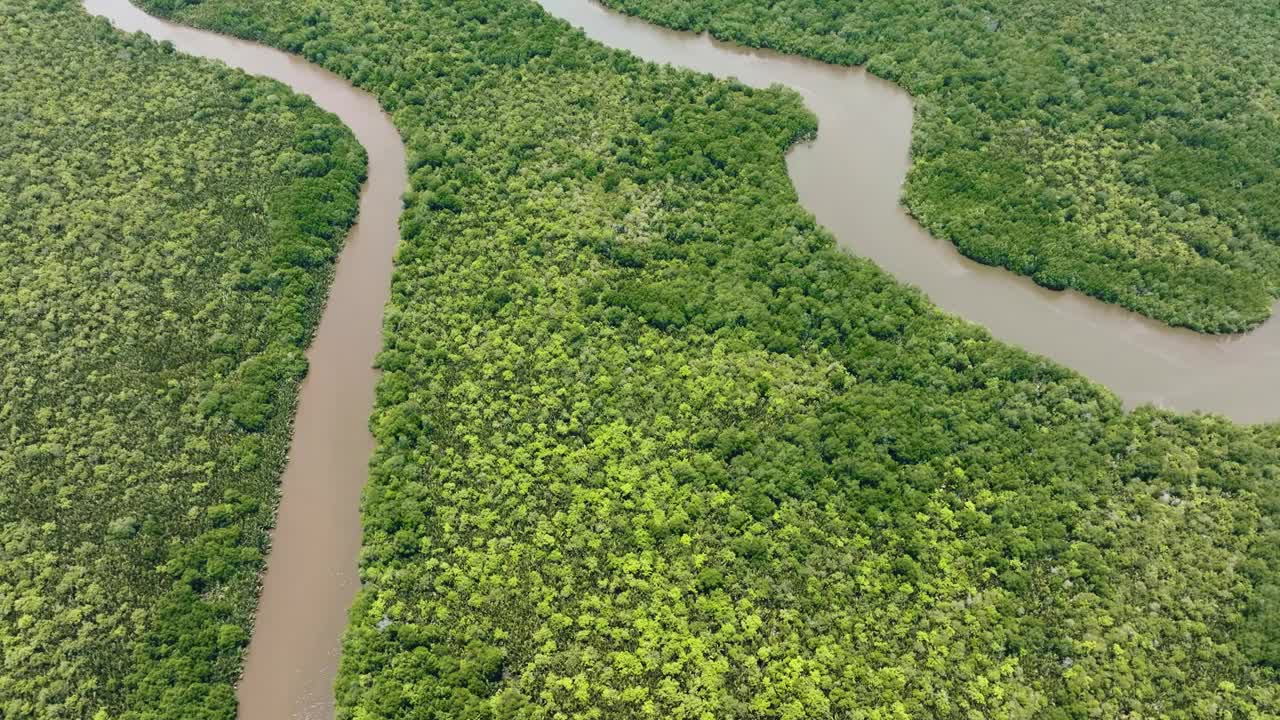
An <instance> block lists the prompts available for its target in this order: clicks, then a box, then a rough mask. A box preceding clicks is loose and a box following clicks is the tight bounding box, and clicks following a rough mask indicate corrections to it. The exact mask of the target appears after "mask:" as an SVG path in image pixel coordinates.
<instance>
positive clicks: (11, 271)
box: [0, 0, 364, 720]
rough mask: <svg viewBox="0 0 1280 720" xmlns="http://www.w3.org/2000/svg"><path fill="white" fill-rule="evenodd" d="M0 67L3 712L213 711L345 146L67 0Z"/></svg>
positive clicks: (46, 2) (319, 125)
mask: <svg viewBox="0 0 1280 720" xmlns="http://www.w3.org/2000/svg"><path fill="white" fill-rule="evenodd" d="M0 78H2V79H0V717H3V718H13V719H14V720H18V719H20V718H21V719H22V720H27V719H38V720H44V719H46V718H48V719H53V718H89V717H95V718H106V717H109V718H138V719H140V718H156V719H160V718H163V719H164V720H171V719H174V718H196V717H200V718H206V717H207V718H230V717H232V715H233V713H234V706H235V699H234V694H233V690H232V683H233V682H234V680H235V678H236V677H237V675H238V673H239V666H240V655H241V651H242V648H243V646H244V643H245V640H246V638H247V637H248V629H249V625H250V623H249V617H250V611H251V608H252V604H253V601H254V598H255V597H256V594H257V593H256V580H257V575H258V570H259V568H260V566H261V559H262V552H263V549H264V543H265V538H266V534H265V530H264V528H265V527H266V526H267V525H268V524H269V523H270V521H271V513H272V509H273V508H274V505H275V489H276V485H275V482H276V479H277V475H278V472H279V470H280V468H281V463H282V459H283V456H284V450H285V447H286V443H287V440H288V422H289V416H290V414H291V413H290V409H291V405H292V400H293V397H294V386H295V384H296V382H297V380H298V378H299V377H300V376H301V375H302V373H303V372H304V371H305V368H306V363H305V359H304V358H303V355H302V347H303V345H304V344H305V342H306V341H307V339H308V337H309V334H310V331H311V328H312V326H313V325H314V320H315V318H316V315H317V309H318V307H319V305H320V302H321V300H322V297H323V294H324V288H325V286H326V284H327V281H328V278H329V273H330V270H331V267H332V261H333V258H334V255H335V253H336V250H337V248H338V247H339V245H340V243H341V240H342V238H343V236H344V230H345V228H346V227H347V226H348V225H349V223H350V222H351V220H352V218H353V216H354V214H355V210H356V204H355V201H356V196H357V189H358V185H359V182H360V180H361V177H362V175H363V168H364V157H363V151H362V150H361V149H360V147H359V145H358V144H356V143H355V141H354V138H352V137H351V135H350V133H349V132H348V131H347V130H346V128H344V127H343V126H342V125H341V124H340V123H339V122H338V121H337V119H336V118H334V117H332V116H330V115H328V114H327V113H323V112H321V111H319V110H318V109H317V108H315V107H314V106H313V105H312V104H311V102H310V101H309V100H306V99H304V98H301V97H298V96H296V95H293V94H292V93H290V92H289V91H288V90H287V89H286V88H284V87H283V86H281V85H278V84H276V83H273V82H268V81H265V80H260V79H252V78H249V77H248V76H246V75H244V74H242V73H238V72H231V71H229V70H227V69H225V68H221V67H219V66H217V65H214V64H212V63H207V62H203V61H197V60H193V59H191V58H186V57H182V56H180V55H177V54H175V53H174V52H173V49H172V48H171V47H168V46H165V45H159V44H156V43H154V42H152V41H150V40H148V39H146V38H145V37H143V36H140V35H138V36H125V35H123V34H121V33H119V32H116V31H115V30H113V29H111V27H110V26H109V25H108V24H107V22H106V21H105V20H101V19H91V18H90V17H89V16H88V15H86V14H85V13H84V11H83V10H82V9H81V8H80V6H79V3H78V2H75V0H41V1H40V2H32V1H31V0H0Z"/></svg>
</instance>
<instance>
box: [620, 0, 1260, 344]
mask: <svg viewBox="0 0 1280 720" xmlns="http://www.w3.org/2000/svg"><path fill="white" fill-rule="evenodd" d="M605 2H606V4H607V5H610V6H612V7H615V8H618V9H620V10H623V11H626V12H628V13H631V14H634V15H638V16H640V17H643V18H645V19H648V20H651V21H653V22H657V23H660V24H663V25H666V26H669V27H673V28H677V29H682V30H692V31H695V32H702V31H709V32H711V33H712V34H713V35H715V36H716V37H720V38H724V39H727V40H732V41H734V42H741V43H745V44H747V45H752V46H755V47H765V48H773V49H777V50H780V51H782V52H787V53H794V54H798V55H804V56H808V57H812V58H816V59H819V60H823V61H826V62H832V63H839V64H849V65H861V64H866V66H867V68H868V70H870V71H871V72H873V73H875V74H876V75H879V76H881V77H884V78H887V79H889V80H893V81H894V82H897V83H899V84H901V85H902V86H903V87H904V88H906V89H907V90H908V91H910V92H911V93H912V95H914V96H916V98H917V114H916V135H915V142H914V147H913V156H914V164H913V168H912V171H911V174H910V176H909V178H908V183H907V186H906V189H905V195H904V201H905V203H906V205H907V207H908V208H909V209H910V210H911V212H912V213H913V214H914V215H916V217H918V218H919V219H920V220H921V222H922V223H923V224H924V225H925V226H926V227H927V228H928V229H929V230H930V231H931V232H933V233H934V234H935V235H937V236H938V237H942V238H946V239H947V240H950V241H952V242H953V243H955V244H956V245H957V246H958V247H959V248H960V250H961V251H962V252H963V253H965V254H966V255H968V256H970V257H973V258H975V259H978V260H980V261H982V262H985V263H989V264H993V265H1000V266H1004V267H1006V268H1008V269H1010V270H1012V271H1014V272H1017V273H1022V274H1024V275H1029V276H1031V277H1032V278H1034V279H1035V281H1036V282H1038V283H1040V284H1042V285H1045V286H1047V287H1051V288H1068V287H1069V288H1075V289H1077V290H1080V291H1082V292H1085V293H1087V294H1089V295H1093V296H1095V297H1098V298H1100V299H1102V300H1105V301H1107V302H1112V303H1117V304H1120V305H1122V306H1124V307H1127V308H1130V309H1132V310H1136V311H1138V312H1140V313H1143V314H1145V315H1149V316H1151V317H1154V318H1156V319H1158V320H1161V321H1164V322H1167V323H1170V324H1173V325H1179V326H1186V327H1189V328H1192V329H1195V330H1200V331H1206V332H1233V331H1240V330H1244V329H1247V328H1250V327H1253V326H1255V325H1257V324H1258V323H1259V322H1261V321H1262V320H1264V319H1266V318H1267V317H1268V316H1269V314H1270V311H1271V306H1272V305H1273V304H1274V302H1275V299H1276V293H1277V288H1280V210H1278V208H1280V170H1278V169H1277V168H1280V114H1278V110H1280V88H1278V87H1277V85H1276V82H1275V78H1276V77H1278V76H1280V62H1277V59H1276V55H1275V53H1273V52H1271V51H1270V50H1271V48H1272V47H1274V46H1275V44H1276V42H1277V40H1278V39H1280V15H1277V14H1276V12H1275V7H1274V5H1273V4H1271V3H1268V2H1264V1H1261V0H1253V1H1250V2H1242V3H1234V4H1233V5H1232V6H1231V7H1230V9H1229V10H1225V9H1224V8H1223V7H1221V6H1220V5H1218V4H1215V3H1210V2H1204V1H1203V0H1181V1H1179V2H1174V3H1152V2H1130V3H1098V4H1094V5H1091V6H1088V7H1087V8H1081V6H1080V5H1079V4H1078V3H1069V2H1062V1H1060V0H1035V1H1034V2H984V3H968V4H964V3H951V2H943V1H942V0H914V1H912V2H899V1H897V0H873V1H871V2H865V1H863V0H858V1H857V2H853V1H851V0H790V1H788V2H772V1H770V2H765V1H763V0H749V1H748V2H726V1H724V0H675V1H673V2H669V1H667V0H662V1H661V2H658V1H655V0H605Z"/></svg>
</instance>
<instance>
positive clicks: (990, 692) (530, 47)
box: [150, 0, 1280, 720]
mask: <svg viewBox="0 0 1280 720" xmlns="http://www.w3.org/2000/svg"><path fill="white" fill-rule="evenodd" d="M150 6H151V7H152V8H153V9H155V10H157V11H160V12H165V13H168V14H171V15H173V16H174V17H177V18H179V19H181V20H183V21H185V22H190V23H193V24H197V25H202V26H205V27H211V28H214V29H218V30H222V31H226V32H231V33H234V34H238V35H242V36H246V37H250V38H254V39H257V40H260V41H264V42H267V43H269V44H272V45H276V46H278V47H282V48H286V49H288V50H290V51H293V52H297V53H299V54H301V55H303V56H304V57H307V58H308V59H310V60H312V61H314V62H318V63H320V64H322V65H324V66H326V67H328V68H330V69H333V70H334V71H336V72H338V73H339V74H341V75H343V76H345V77H348V78H350V79H352V80H353V81H354V82H356V83H357V84H359V85H360V86H362V87H365V88H367V89H369V90H371V91H372V92H374V93H375V94H377V95H378V97H379V98H380V99H381V100H382V102H383V103H384V105H385V106H386V107H387V108H388V109H389V110H391V111H392V112H393V114H394V117H395V120H396V122H397V124H398V126H399V127H400V128H401V131H402V134H403V135H404V137H405V139H406V142H407V144H408V146H409V150H410V154H411V167H410V170H411V173H412V189H411V191H410V192H409V193H408V196H407V198H406V200H407V205H408V209H407V212H406V215H405V218H404V220H403V221H402V230H403V246H402V249H401V251H400V255H399V258H398V269H397V273H396V277H395V280H394V286H393V299H392V303H391V306H390V308H389V309H388V312H387V318H386V347H385V350H384V352H383V353H382V355H381V356H380V361H379V364H380V366H381V368H382V369H383V371H384V373H385V374H384V379H383V381H382V384H381V386H380V390H379V396H378V408H377V411H376V413H375V417H374V420H373V427H374V430H375V434H376V436H377V438H378V450H377V452H376V455H375V458H374V469H373V475H372V478H371V481H370V485H369V487H368V489H367V491H366V499H365V505H364V513H365V528H366V539H365V552H364V555H363V565H362V579H363V583H364V589H363V590H362V592H361V595H360V597H359V599H358V601H357V604H356V607H355V608H354V609H353V611H352V625H351V627H350V629H349V631H348V636H347V638H346V643H345V647H344V657H343V667H342V673H341V677H340V679H339V686H338V698H339V716H340V717H344V718H361V719H362V720H364V719H369V718H396V717H418V716H420V717H512V718H514V717H520V718H553V717H583V718H589V717H609V718H622V717H653V716H669V717H678V718H700V717H717V718H733V717H772V718H810V717H849V718H852V717H867V718H870V717H883V718H889V717H972V716H982V717H1062V718H1074V717H1091V716H1093V717H1115V716H1121V715H1125V714H1135V715H1161V716H1167V717H1187V718H1190V717H1206V718H1207V717H1219V716H1222V715H1224V714H1232V715H1236V716H1246V715H1248V714H1250V713H1253V714H1262V715H1265V714H1271V713H1275V712H1277V710H1278V709H1280V695H1278V693H1277V689H1278V687H1280V686H1278V685H1277V682H1276V674H1275V673H1276V665H1277V660H1280V658H1277V657H1276V655H1275V651H1276V647H1277V643H1276V640H1277V638H1276V636H1275V633H1276V628H1277V627H1278V626H1280V623H1278V622H1277V617H1276V615H1275V614H1274V613H1275V609H1276V605H1275V594H1276V584H1275V578H1276V574H1275V573H1276V569H1277V567H1276V566H1277V561H1278V558H1277V529H1276V525H1275V518H1276V513H1277V510H1278V508H1277V494H1276V485H1275V473H1276V467H1277V466H1276V463H1277V459H1278V457H1277V452H1276V448H1277V437H1276V433H1275V430H1274V429H1273V428H1257V429H1253V428H1244V427H1239V426H1234V425H1232V424H1230V423H1228V422H1225V421H1223V420H1220V419H1216V418H1213V417H1179V416H1174V415H1171V414H1167V413H1162V412H1158V411H1154V410H1142V411H1139V412H1136V413H1125V412H1123V411H1122V409H1121V408H1120V406H1119V404H1118V403H1117V401H1116V400H1115V399H1114V398H1113V397H1112V396H1110V395H1109V394H1107V393H1106V392H1105V391H1103V390H1101V389H1099V388H1098V387H1096V386H1094V385H1092V384H1090V383H1089V382H1088V381H1086V380H1084V379H1082V378H1080V377H1079V376H1076V375H1074V374H1072V373H1070V372H1068V371H1065V370H1063V369H1062V368H1060V367H1057V366H1055V365H1053V364H1052V363H1050V362H1047V361H1045V360H1043V359H1040V358H1036V357H1033V356H1030V355H1027V354H1025V353H1023V352H1021V351H1018V350H1016V349H1013V348H1010V347H1008V346H1005V345H1002V344H1000V343H997V342H994V341H992V340H991V339H990V338H989V337H988V336H987V335H986V333H985V332H984V331H982V330H981V329H979V328H976V327H973V326H971V325H968V324H965V323H963V322H960V321H957V320H955V319H953V318H950V317H947V316H944V315H942V314H940V313H938V312H937V311H936V310H934V309H933V308H932V307H931V306H930V305H929V304H928V303H927V301H925V300H924V299H923V298H922V297H921V296H920V295H919V294H917V293H915V292H913V291H911V290H908V289H905V288H903V287H902V286H900V285H898V284H897V283H895V282H894V281H893V280H892V278H890V277H888V276H886V275H885V274H883V273H882V272H880V271H879V270H877V269H876V268H875V267H874V266H872V265H870V264H869V263H867V262H865V261H860V260H858V259H855V258H851V257H848V256H847V255H844V254H842V253H840V252H838V251H837V250H836V249H835V248H834V247H833V245H832V241H831V239H830V237H829V236H828V235H827V234H826V233H825V232H823V231H822V230H821V229H820V228H817V227H815V226H814V224H813V221H812V219H811V218H810V217H809V216H808V214H807V213H805V212H804V211H803V210H801V209H800V208H799V207H798V205H797V204H796V202H795V196H794V192H793V191H792V189H791V186H790V184H789V182H788V179H787V176H786V173H785V169H784V166H783V162H782V153H783V150H784V149H785V148H786V147H787V146H789V145H790V144H791V143H792V142H794V141H796V140H797V139H798V138H803V137H805V136H807V135H808V134H810V133H812V132H813V131H814V129H815V128H814V125H813V121H812V118H811V117H810V116H809V115H808V114H807V113H806V112H805V111H804V110H803V108H802V106H801V105H800V103H799V101H798V98H797V97H796V96H795V95H793V94H791V93H788V92H782V91H776V90H774V91H763V92H762V91H754V90H751V89H749V88H746V87H743V86H739V85H734V84H731V83H724V82H718V81H714V80H712V79H710V78H707V77H704V76H698V75H694V74H691V73H686V72H681V71H677V70H673V69H670V68H661V67H656V66H653V65H648V64H644V63H640V62H638V61H636V60H635V59H634V58H632V57H630V56H627V55H625V54H623V53H618V52H613V51H609V50H606V49H603V48H601V47H600V46H599V45H596V44H594V43H591V42H588V41H586V40H585V39H584V38H583V37H582V36H581V34H579V33H578V32H576V31H573V30H571V29H570V28H568V27H567V26H566V25H565V24H563V23H561V22H558V21H555V20H553V19H551V18H549V17H547V16H546V15H545V14H544V13H543V12H542V11H541V10H540V9H539V8H538V7H537V6H535V5H533V4H532V3H528V2H520V1H512V0H466V1H464V2H447V3H446V2H421V3H403V2H395V1H392V0H386V1H384V2H355V1H354V0H321V1H319V2H313V1H305V0H280V1H278V2H273V3H269V4H254V5H250V4H248V3H243V2H236V1H234V0H204V2H201V3H199V4H194V5H184V4H182V3H173V2H167V1H165V0H157V1H154V2H151V3H150ZM1020 187H1021V185H1018V186H1017V188H1013V189H1010V190H1009V193H1011V194H1016V192H1017V190H1018V188H1020ZM1001 190H1002V192H1003V191H1004V188H1001ZM1241 217H1243V216H1241ZM1258 217H1262V216H1261V215H1260V216H1258ZM1242 257H1243V255H1242ZM1224 272H1225V271H1224ZM1223 277H1228V275H1226V274H1224V275H1223ZM1231 277H1234V276H1231ZM1267 295H1268V291H1266V290H1265V289H1264V290H1263V291H1261V292H1260V293H1259V297H1262V296H1267ZM1168 297H1170V298H1171V299H1170V302H1173V300H1172V298H1174V297H1180V298H1182V299H1183V300H1186V299H1187V298H1186V297H1185V296H1181V295H1169V296H1168ZM1222 297H1224V298H1225V297H1227V296H1226V295H1222ZM1212 307H1222V306H1221V305H1213V306H1212ZM1261 316H1262V315H1261V314H1260V313H1255V314H1254V315H1253V316H1252V317H1253V318H1254V319H1255V320H1256V319H1258V318H1260V317H1261ZM1242 317H1243V316H1242Z"/></svg>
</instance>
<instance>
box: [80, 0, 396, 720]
mask: <svg viewBox="0 0 1280 720" xmlns="http://www.w3.org/2000/svg"><path fill="white" fill-rule="evenodd" d="M84 5H85V8H86V9H87V10H88V11H89V12H90V13H92V14H95V15H102V16H104V17H106V18H107V19H109V20H110V21H111V22H112V23H113V24H114V25H115V26H116V27H119V28H120V29H122V30H127V31H142V32H145V33H147V34H148V35H150V36H152V37H153V38H155V39H157V40H168V41H170V42H172V43H173V45H174V47H175V48H177V49H178V50H181V51H182V52H185V53H189V54H191V55H198V56H201V57H206V58H212V59H215V60H221V61H222V62H224V63H226V64H228V65H231V66H232V67H237V68H240V69H242V70H245V71H247V72H250V73H253V74H255V75H266V76H268V77H271V78H274V79H276V80H279V81H280V82H282V83H284V84H286V85H288V86H290V87H291V88H293V89H294V90H295V91H297V92H299V93H302V94H304V95H308V96H310V97H311V98H312V99H313V100H315V102H316V104H317V105H319V106H320V107H322V108H324V109H325V110H328V111H329V112H331V113H333V114H335V115H337V116H338V117H339V118H341V120H342V121H343V122H344V123H346V124H347V126H348V127H350V128H351V130H352V132H354V133H355V136H356V139H358V140H359V141H360V144H362V145H364V148H365V150H366V151H367V152H368V155H369V179H368V181H367V182H366V183H365V186H364V190H363V192H362V194H361V196H360V216H359V220H358V221H357V223H356V225H355V226H354V227H353V228H352V229H351V233H350V234H349V235H348V237H347V242H346V245H345V246H344V247H343V250H342V254H341V255H340V256H339V258H338V266H337V271H336V273H335V274H334V278H333V284H332V285H331V286H330V290H329V301H328V303H327V305H326V306H325V310H324V314H323V316H321V318H320V325H319V327H318V328H317V329H316V334H315V338H314V339H313V340H312V343H311V347H310V349H308V351H307V359H308V361H309V362H310V369H309V370H308V372H307V378H306V380H305V381H303V383H302V387H301V388H300V391H299V394H298V407H297V415H296V417H295V420H294V433H293V442H292V446H291V448H290V452H289V462H288V465H287V466H286V468H285V472H284V476H283V478H282V480H281V487H280V493H281V494H280V508H279V512H278V514H277V516H276V527H275V530H274V531H273V532H272V535H271V553H270V555H269V556H268V558H267V570H266V573H265V574H264V575H263V578H262V595H261V597H260V599H259V602H258V614H257V620H256V622H255V626H254V631H253V637H252V639H251V640H250V643H249V652H248V656H247V657H246V659H245V666H244V676H243V678H242V679H241V681H240V686H239V698H240V718H241V720H285V719H286V718H295V719H305V720H327V719H328V718H332V717H333V702H334V701H333V681H334V678H335V677H336V675H337V670H338V651H339V647H340V639H341V636H342V631H343V629H344V628H345V627H346V625H347V609H348V608H349V607H350V605H351V600H352V599H353V598H354V597H355V593H356V590H357V589H358V588H359V576H358V574H357V569H356V557H357V555H358V553H359V551H360V492H361V490H362V488H363V487H364V483H365V479H366V478H367V477H368V467H369V456H370V455H371V454H372V453H373V437H372V436H371V435H370V434H369V415H370V414H371V412H372V409H373V390H374V384H375V383H376V382H377V379H378V376H377V373H376V372H375V371H374V370H373V359H374V356H375V355H376V354H377V352H378V350H379V349H380V348H381V346H382V309H383V306H384V305H386V303H387V300H388V298H389V297H390V286H391V265H392V263H391V260H392V256H393V255H394V254H395V249H396V244H397V243H398V242H399V240H400V232H399V218H400V211H401V196H402V195H403V194H404V190H405V188H406V187H407V185H408V176H407V172H406V170H405V153H404V146H403V145H402V144H401V142H400V135H399V133H397V132H396V128H395V126H394V125H392V124H391V119H390V118H389V117H388V116H387V115H386V114H385V113H383V112H382V109H381V107H379V105H378V101H377V99H375V98H374V97H373V96H372V95H370V94H368V93H365V92H363V91H361V90H357V89H356V88H354V87H352V86H351V84H350V83H348V82H347V81H346V80H343V79H342V78H340V77H338V76H337V75H334V74H333V73H330V72H328V71H326V70H322V69H320V68H319V67H317V66H315V65H312V64H311V63H309V62H306V61H305V60H302V59H300V58H297V57H294V56H292V55H289V54H287V53H283V52H281V51H279V50H273V49H270V48H267V47H264V46H262V45H258V44H255V43H251V42H245V41H243V40H236V39H234V38H229V37H226V36H223V35H218V34H215V33H210V32H205V31H203V30H195V29H192V28H188V27H184V26H182V25H176V24H173V23H168V22H165V21H163V20H158V19H156V18H154V17H151V16H150V15H147V14H146V13H143V12H142V11H141V10H139V9H137V8H135V7H134V6H133V5H130V4H129V3H128V2H127V1H126V0H84Z"/></svg>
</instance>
